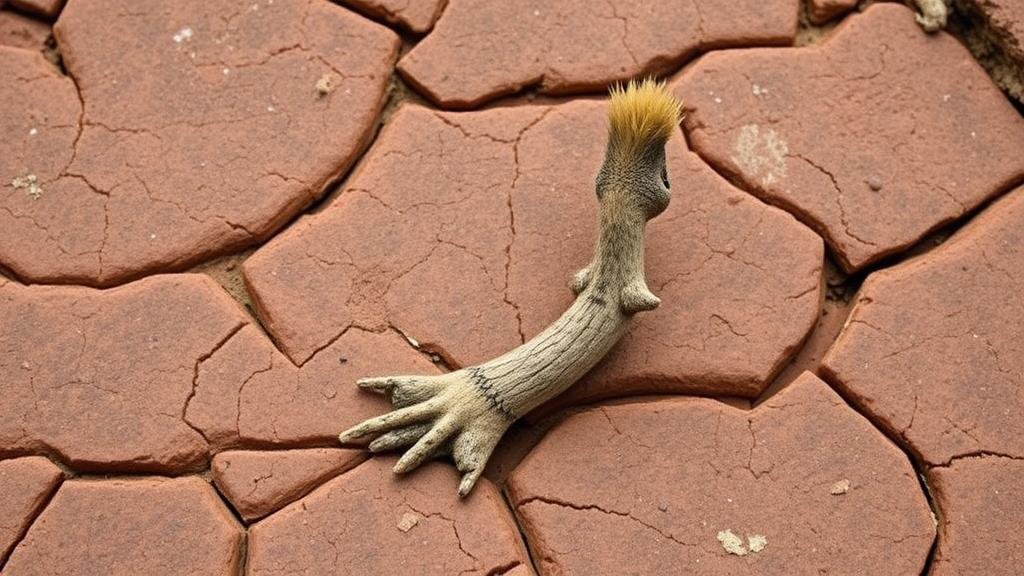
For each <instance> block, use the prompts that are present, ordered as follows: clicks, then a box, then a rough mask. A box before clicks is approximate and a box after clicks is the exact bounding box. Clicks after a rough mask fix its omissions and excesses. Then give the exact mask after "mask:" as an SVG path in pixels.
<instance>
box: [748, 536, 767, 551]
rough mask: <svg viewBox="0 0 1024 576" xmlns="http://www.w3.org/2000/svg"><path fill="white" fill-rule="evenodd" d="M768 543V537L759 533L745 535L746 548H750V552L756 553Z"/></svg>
mask: <svg viewBox="0 0 1024 576" xmlns="http://www.w3.org/2000/svg"><path fill="white" fill-rule="evenodd" d="M767 545H768V539H767V538H765V537H764V536H762V535H760V534H754V535H753V536H747V548H750V551H751V552H754V553H757V552H760V551H761V550H764V547H765V546H767Z"/></svg>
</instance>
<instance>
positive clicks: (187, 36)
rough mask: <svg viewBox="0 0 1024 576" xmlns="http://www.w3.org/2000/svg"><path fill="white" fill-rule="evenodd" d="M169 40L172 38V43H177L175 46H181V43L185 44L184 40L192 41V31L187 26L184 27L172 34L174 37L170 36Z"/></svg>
mask: <svg viewBox="0 0 1024 576" xmlns="http://www.w3.org/2000/svg"><path fill="white" fill-rule="evenodd" d="M171 38H173V39H174V42H175V43H177V44H181V43H182V42H185V41H186V40H191V39H192V29H191V28H189V27H188V26H185V27H184V28H182V29H181V30H178V31H177V32H176V33H175V34H174V36H171Z"/></svg>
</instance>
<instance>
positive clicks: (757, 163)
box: [732, 124, 789, 186]
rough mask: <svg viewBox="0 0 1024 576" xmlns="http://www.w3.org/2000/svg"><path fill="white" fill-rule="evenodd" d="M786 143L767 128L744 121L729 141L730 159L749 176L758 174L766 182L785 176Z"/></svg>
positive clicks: (787, 151)
mask: <svg viewBox="0 0 1024 576" xmlns="http://www.w3.org/2000/svg"><path fill="white" fill-rule="evenodd" d="M788 153H789V146H788V145H787V144H786V141H785V140H783V139H782V138H781V137H779V135H778V133H777V132H775V130H772V129H771V128H762V127H761V126H758V125H757V124H746V125H744V126H743V127H742V128H740V133H739V136H737V137H736V143H735V144H734V145H733V156H732V161H733V162H735V163H736V165H737V166H739V167H740V169H741V170H743V172H744V173H745V174H746V175H747V176H748V177H751V178H759V179H760V180H761V184H762V185H764V186H767V185H769V184H773V183H775V182H778V181H779V180H781V179H782V178H784V177H785V176H786V154H788Z"/></svg>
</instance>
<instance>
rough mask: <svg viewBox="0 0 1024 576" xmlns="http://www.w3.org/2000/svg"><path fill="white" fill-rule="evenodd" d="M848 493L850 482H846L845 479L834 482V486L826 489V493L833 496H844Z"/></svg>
mask: <svg viewBox="0 0 1024 576" xmlns="http://www.w3.org/2000/svg"><path fill="white" fill-rule="evenodd" d="M849 491H850V481H849V480H847V479H846V478H843V479H842V480H840V481H838V482H836V483H835V484H833V485H832V487H831V488H829V489H828V493H829V494H831V495H833V496H839V495H842V494H846V493H847V492H849Z"/></svg>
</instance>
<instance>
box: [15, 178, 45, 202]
mask: <svg viewBox="0 0 1024 576" xmlns="http://www.w3.org/2000/svg"><path fill="white" fill-rule="evenodd" d="M11 186H14V187H15V188H24V189H25V194H26V195H28V196H29V197H30V198H32V199H33V200H39V198H40V197H41V196H42V195H43V189H42V188H41V187H40V186H39V179H38V178H36V175H35V174H26V175H24V176H18V177H17V178H15V179H14V180H11Z"/></svg>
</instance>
